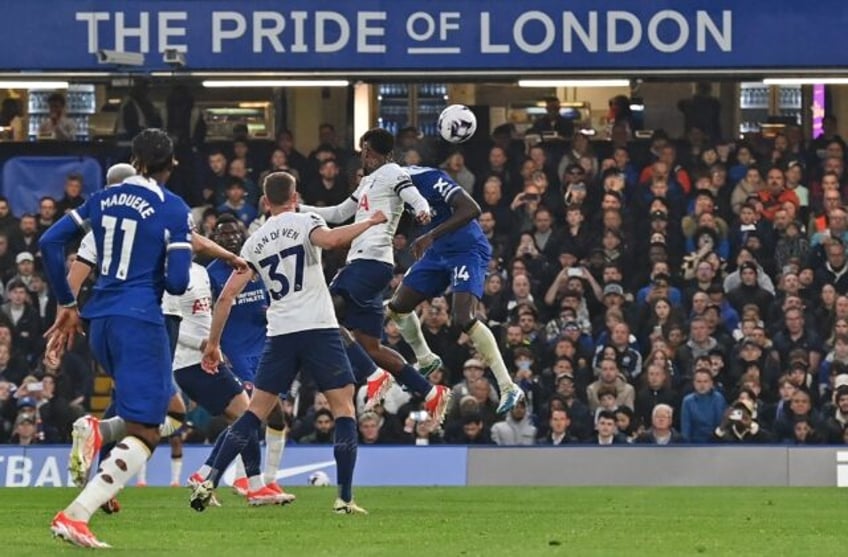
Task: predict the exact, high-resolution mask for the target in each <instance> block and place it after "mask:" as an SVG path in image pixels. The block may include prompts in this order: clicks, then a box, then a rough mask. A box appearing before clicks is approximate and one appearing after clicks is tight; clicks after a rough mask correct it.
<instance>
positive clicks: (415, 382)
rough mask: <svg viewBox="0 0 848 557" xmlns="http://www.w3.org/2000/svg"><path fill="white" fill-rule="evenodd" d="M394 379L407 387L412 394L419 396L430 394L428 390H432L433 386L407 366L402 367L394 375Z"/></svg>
mask: <svg viewBox="0 0 848 557" xmlns="http://www.w3.org/2000/svg"><path fill="white" fill-rule="evenodd" d="M395 379H397V381H398V383H400V384H401V385H403V386H405V387H407V388H408V389H409V390H411V391H412V392H413V393H416V394H419V395H421V396H426V395H427V393H429V392H430V389H432V388H433V385H431V384H430V382H429V381H427V379H425V378H424V376H423V375H421V374H420V373H418V370H417V369H415V368H414V367H412V366H411V365H409V364H407V365H405V366H403V369H401V370H400V373H398V374H397V375H395Z"/></svg>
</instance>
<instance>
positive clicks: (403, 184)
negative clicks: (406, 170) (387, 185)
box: [395, 180, 412, 193]
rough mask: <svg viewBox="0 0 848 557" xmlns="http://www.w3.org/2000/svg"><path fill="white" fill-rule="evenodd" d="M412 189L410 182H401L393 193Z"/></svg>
mask: <svg viewBox="0 0 848 557" xmlns="http://www.w3.org/2000/svg"><path fill="white" fill-rule="evenodd" d="M409 187H412V180H403V181H401V182H399V183H398V185H396V186H395V193H400V191H401V190H405V189H406V188H409Z"/></svg>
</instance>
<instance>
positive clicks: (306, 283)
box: [241, 212, 339, 337]
mask: <svg viewBox="0 0 848 557" xmlns="http://www.w3.org/2000/svg"><path fill="white" fill-rule="evenodd" d="M326 226H327V223H326V222H325V221H324V219H323V218H321V217H320V216H318V215H316V214H315V213H291V212H286V213H281V214H279V215H276V216H272V217H270V218H268V220H266V221H265V224H263V225H262V226H261V227H260V228H259V230H257V231H256V232H254V233H253V234H251V235H250V237H249V238H248V239H247V241H246V242H245V244H244V247H242V249H241V256H242V258H244V259H245V260H246V261H248V262H249V263H250V264H251V266H252V267H253V269H254V270H255V271H256V272H257V273H259V275H260V276H261V277H262V281H263V282H264V283H265V288H266V290H268V293H269V294H270V296H271V305H270V306H269V307H268V313H267V317H268V336H269V337H272V336H279V335H285V334H290V333H296V332H300V331H310V330H318V329H337V328H338V326H339V322H338V321H337V320H336V312H335V310H334V309H333V300H332V298H331V297H330V291H329V290H328V288H327V284H326V282H325V280H324V271H323V269H322V268H321V248H319V247H317V246H314V245H312V242H311V241H310V239H309V235H310V234H311V233H312V231H313V230H315V229H316V228H321V227H326Z"/></svg>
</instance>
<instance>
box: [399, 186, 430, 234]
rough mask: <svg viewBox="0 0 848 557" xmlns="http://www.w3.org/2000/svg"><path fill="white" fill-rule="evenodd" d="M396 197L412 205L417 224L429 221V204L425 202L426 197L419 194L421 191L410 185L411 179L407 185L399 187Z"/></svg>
mask: <svg viewBox="0 0 848 557" xmlns="http://www.w3.org/2000/svg"><path fill="white" fill-rule="evenodd" d="M398 197H400V198H401V199H402V200H403V202H404V203H406V204H407V205H409V206H410V207H412V211H413V212H414V213H415V220H416V221H417V222H418V224H427V223H429V222H430V204H429V203H428V202H427V199H425V198H424V196H423V195H421V192H419V191H418V190H417V189H416V188H415V186H413V185H412V181H411V180H410V181H409V183H408V185H402V186H401V187H400V189H399V190H398Z"/></svg>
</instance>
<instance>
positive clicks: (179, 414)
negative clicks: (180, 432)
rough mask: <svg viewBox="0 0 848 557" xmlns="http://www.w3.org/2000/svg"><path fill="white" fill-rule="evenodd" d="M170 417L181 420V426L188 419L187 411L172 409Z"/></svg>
mask: <svg viewBox="0 0 848 557" xmlns="http://www.w3.org/2000/svg"><path fill="white" fill-rule="evenodd" d="M168 417H169V418H171V419H172V420H174V421H176V422H179V423H180V426H182V425H183V424H184V423H185V421H186V413H185V412H177V411H173V410H170V411H168Z"/></svg>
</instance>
